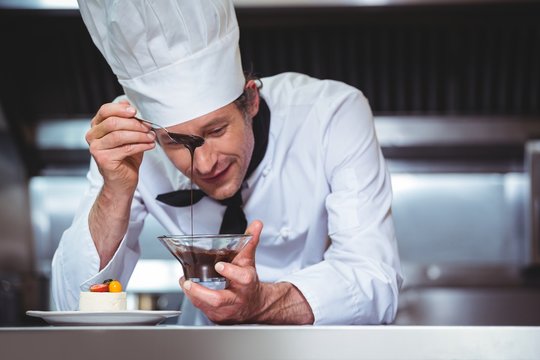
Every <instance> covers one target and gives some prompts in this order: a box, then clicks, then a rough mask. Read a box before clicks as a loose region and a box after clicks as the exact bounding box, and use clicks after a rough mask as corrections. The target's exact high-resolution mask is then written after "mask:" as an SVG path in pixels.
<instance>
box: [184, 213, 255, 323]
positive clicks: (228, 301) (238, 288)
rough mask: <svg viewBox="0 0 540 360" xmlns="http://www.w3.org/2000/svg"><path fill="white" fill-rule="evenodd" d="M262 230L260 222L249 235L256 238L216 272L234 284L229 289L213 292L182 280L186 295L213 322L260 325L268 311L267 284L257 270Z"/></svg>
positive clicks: (248, 232) (250, 228) (252, 225)
mask: <svg viewBox="0 0 540 360" xmlns="http://www.w3.org/2000/svg"><path fill="white" fill-rule="evenodd" d="M262 228H263V224H262V222H260V221H254V222H253V223H251V224H250V226H249V227H248V228H247V230H246V233H247V234H251V235H252V236H253V237H252V238H251V240H250V241H249V242H248V243H247V245H246V246H245V247H244V248H243V249H242V250H241V251H240V252H239V253H238V255H236V257H235V258H234V259H233V261H232V262H231V263H224V262H219V263H217V264H216V266H215V268H216V271H217V272H218V273H220V274H221V275H223V276H224V277H226V278H227V279H229V281H230V284H229V287H228V288H227V289H225V290H211V289H208V288H206V287H204V286H202V285H199V284H196V283H194V282H192V281H189V280H185V279H184V277H182V278H181V279H180V286H181V287H182V289H183V290H184V293H185V295H186V296H187V297H188V298H189V299H190V300H191V302H192V303H193V305H194V306H196V307H197V308H199V309H201V310H202V311H203V312H204V313H205V315H206V316H207V317H208V318H209V319H210V320H211V321H213V322H215V323H218V324H238V323H250V322H256V319H257V316H258V315H259V312H260V311H261V310H262V309H264V295H263V293H264V291H263V283H261V282H260V281H259V277H258V275H257V270H256V269H255V250H256V248H257V245H258V243H259V236H260V234H261V231H262Z"/></svg>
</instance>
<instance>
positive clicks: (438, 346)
mask: <svg viewBox="0 0 540 360" xmlns="http://www.w3.org/2000/svg"><path fill="white" fill-rule="evenodd" d="M539 339H540V327H458V326H456V327H429V326H416V327H411V326H354V327H352V326H351V327H350V326H328V327H323V326H321V327H312V326H306V327H300V326H287V327H285V326H275V327H270V326H232V327H225V326H216V327H181V326H156V327H40V328H3V329H0V349H2V359H32V360H35V359H58V360H59V359H78V360H85V359H91V360H95V359H108V358H115V359H123V358H129V359H130V360H134V359H158V360H165V359H182V360H191V359H197V360H211V359H223V360H228V359H231V360H232V359H234V360H242V359H249V360H252V359H287V360H294V359H302V360H309V359H395V360H399V359H430V360H436V359H540V341H539Z"/></svg>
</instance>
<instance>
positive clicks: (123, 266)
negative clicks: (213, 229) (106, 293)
mask: <svg viewBox="0 0 540 360" xmlns="http://www.w3.org/2000/svg"><path fill="white" fill-rule="evenodd" d="M87 178H88V182H89V188H88V190H87V192H86V193H85V194H84V195H83V197H82V200H81V202H80V205H79V208H78V210H77V212H76V214H75V217H74V219H73V223H72V224H71V226H70V227H69V228H68V229H67V230H66V231H65V232H64V234H63V235H62V238H61V240H60V243H59V245H58V248H57V250H56V252H55V254H54V257H53V261H52V279H51V282H52V286H51V288H52V289H51V291H52V302H53V304H52V305H53V308H54V309H56V310H64V311H66V310H78V306H79V293H80V291H85V290H88V288H89V287H90V285H92V284H95V283H101V282H103V281H105V280H106V279H110V278H115V279H119V280H120V282H121V283H122V284H123V285H124V286H126V285H127V283H128V281H129V278H130V276H131V273H132V272H133V269H134V267H135V264H136V263H137V260H138V258H139V255H140V247H139V242H138V239H139V235H140V232H141V229H142V226H143V223H144V218H145V216H146V214H147V211H146V209H145V207H144V205H143V203H142V201H141V200H140V196H139V194H138V192H135V196H134V199H133V203H132V206H131V215H130V221H129V225H128V230H127V232H126V234H125V236H124V239H122V241H121V243H120V246H119V247H118V250H117V251H116V253H115V254H114V256H113V258H112V259H111V261H110V262H109V264H107V266H105V268H103V269H102V270H101V271H99V255H98V253H97V250H96V248H95V245H94V241H93V240H92V236H91V235H90V230H89V227H88V215H89V213H90V209H91V208H92V206H93V204H94V202H95V200H96V198H97V196H98V194H99V192H100V190H101V187H102V185H103V178H102V177H101V174H100V173H99V170H98V168H97V165H96V163H95V162H94V161H93V159H92V161H91V164H90V170H89V172H88V175H87Z"/></svg>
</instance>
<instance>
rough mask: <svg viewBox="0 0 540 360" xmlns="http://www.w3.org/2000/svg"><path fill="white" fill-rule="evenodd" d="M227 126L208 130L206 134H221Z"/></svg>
mask: <svg viewBox="0 0 540 360" xmlns="http://www.w3.org/2000/svg"><path fill="white" fill-rule="evenodd" d="M226 128H227V126H220V127H218V128H215V129H213V130H211V131H209V132H208V136H221V135H223V133H225V129H226Z"/></svg>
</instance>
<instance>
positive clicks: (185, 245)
mask: <svg viewBox="0 0 540 360" xmlns="http://www.w3.org/2000/svg"><path fill="white" fill-rule="evenodd" d="M158 240H159V241H161V243H162V244H163V245H165V247H166V248H167V249H168V250H169V251H170V252H171V254H173V255H174V257H175V258H177V259H178V261H180V264H182V269H183V270H184V277H185V278H186V279H189V280H191V281H193V282H196V283H199V284H201V285H203V286H206V287H207V288H209V289H214V290H222V289H225V288H227V287H228V285H229V284H228V281H227V279H225V278H224V277H223V276H221V275H220V274H219V273H218V272H217V271H216V270H215V269H214V265H215V264H216V263H218V262H220V261H223V262H229V263H230V262H231V261H232V260H233V259H234V257H235V256H236V255H237V254H238V252H240V250H242V248H243V247H244V246H245V245H246V244H247V243H248V241H249V240H251V235H246V234H241V235H240V234H219V235H193V236H191V235H162V236H158Z"/></svg>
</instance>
